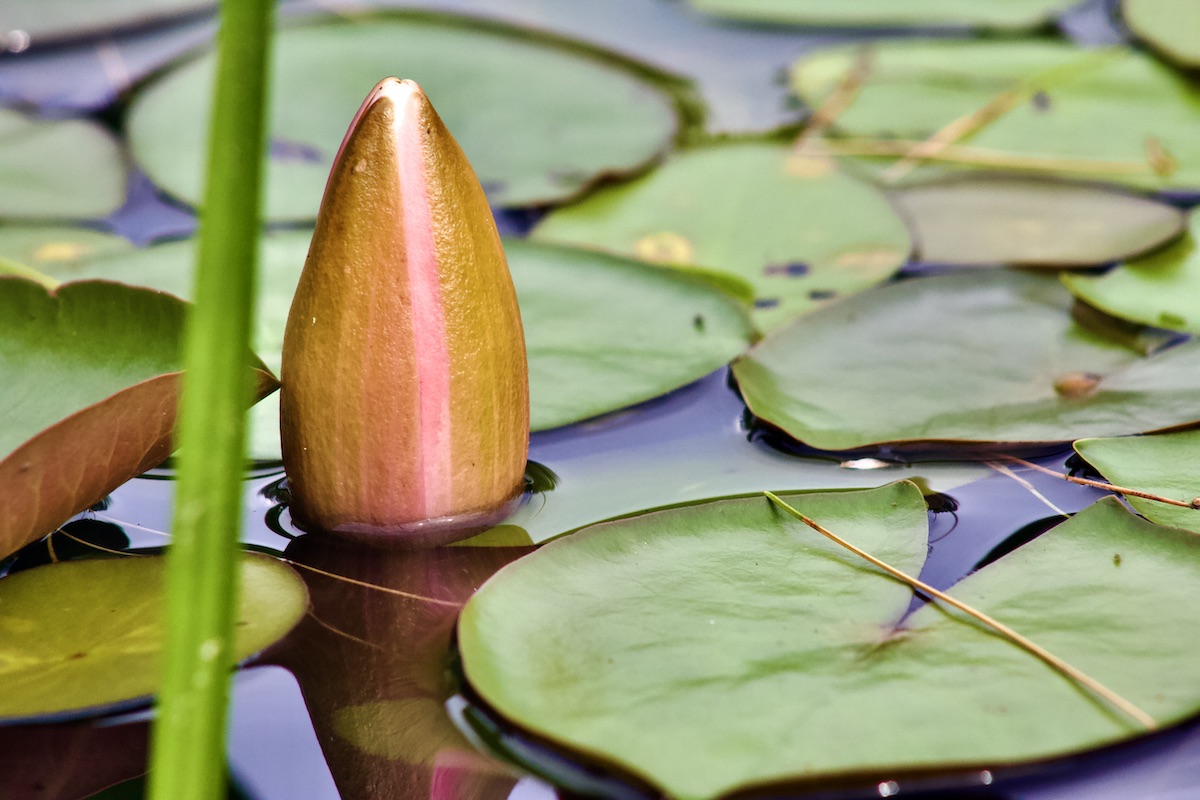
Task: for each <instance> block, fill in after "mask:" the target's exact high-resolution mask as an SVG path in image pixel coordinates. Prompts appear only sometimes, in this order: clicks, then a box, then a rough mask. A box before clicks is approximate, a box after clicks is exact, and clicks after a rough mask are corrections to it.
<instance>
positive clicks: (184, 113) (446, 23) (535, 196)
mask: <svg viewBox="0 0 1200 800" xmlns="http://www.w3.org/2000/svg"><path fill="white" fill-rule="evenodd" d="M272 52H273V56H274V58H273V72H274V76H275V77H274V80H273V83H272V88H271V97H272V105H271V111H270V125H271V131H272V133H271V134H270V137H271V138H270V144H269V163H268V168H267V185H266V190H267V197H266V209H265V213H266V216H267V217H268V218H269V219H273V220H309V219H312V218H314V217H315V216H316V213H317V206H318V205H319V203H320V200H321V194H322V191H323V189H324V187H325V179H326V177H327V176H328V173H329V168H330V165H331V164H332V162H333V157H334V155H335V153H336V152H337V149H338V145H339V144H340V143H341V141H342V137H343V135H344V134H345V132H346V126H347V125H348V124H349V123H350V120H351V119H353V117H354V113H355V110H356V109H357V108H358V104H359V102H360V101H361V100H362V98H363V97H364V96H365V95H366V93H367V92H368V91H369V90H370V88H371V86H372V85H374V83H375V82H376V81H377V80H379V78H380V77H382V76H385V75H397V76H399V77H402V78H412V79H414V80H416V81H418V82H419V83H420V84H421V85H422V87H423V88H424V90H425V93H426V94H427V95H428V96H429V98H430V100H431V101H432V102H433V104H434V105H435V106H436V107H437V110H438V113H439V114H440V115H441V117H442V118H443V119H444V120H445V122H446V125H447V127H448V128H449V129H450V130H451V131H452V132H453V134H454V136H455V138H456V139H457V140H458V142H459V144H461V145H462V148H463V150H464V151H465V152H466V154H467V157H468V158H469V159H470V160H471V164H472V165H473V166H474V168H475V171H476V172H477V173H478V174H479V178H480V180H481V181H482V183H483V185H484V188H485V189H486V190H487V191H488V196H489V198H490V200H491V202H492V203H494V204H498V205H503V206H521V205H536V204H546V203H552V202H558V201H560V200H562V199H564V198H567V197H571V196H574V195H576V194H579V193H580V192H581V191H583V190H584V189H585V188H586V187H588V186H589V185H591V184H592V183H593V182H594V181H596V180H597V179H599V178H600V177H601V176H609V175H614V174H622V173H627V172H631V171H635V170H638V169H641V168H643V167H645V166H646V165H647V164H649V163H650V162H651V161H653V160H654V159H655V158H657V157H658V156H659V155H660V154H661V153H662V152H663V151H664V150H665V149H667V148H668V147H669V146H670V145H671V143H672V141H673V139H674V137H675V135H676V132H677V129H678V127H679V124H680V123H679V119H678V115H677V110H676V104H675V99H674V97H673V96H672V94H670V93H669V92H667V91H666V90H664V89H663V88H662V87H663V86H664V85H666V84H667V83H668V81H669V79H668V78H667V77H665V76H661V75H657V74H652V73H651V71H650V70H648V69H645V68H641V69H635V68H634V67H633V66H631V65H630V64H629V63H627V62H622V61H620V60H618V59H616V58H612V59H603V58H601V57H598V56H596V55H595V54H594V53H593V52H591V51H588V50H586V49H585V48H582V47H579V46H573V45H570V44H569V43H566V42H565V41H561V40H551V39H549V38H545V37H538V36H535V35H534V34H530V33H526V32H523V31H521V30H519V29H517V28H509V27H506V26H502V25H499V24H491V23H481V22H471V21H468V20H465V19H459V18H455V17H446V16H438V15H432V14H419V13H410V14H401V13H393V14H378V15H370V16H362V17H354V18H352V19H336V20H327V21H322V22H318V23H309V24H304V25H297V26H294V27H289V28H286V29H284V30H282V31H280V32H279V34H278V35H277V36H276V37H275V41H274V43H273V45H272ZM213 64H214V60H213V56H212V55H211V54H210V55H206V56H204V57H202V58H200V59H198V60H196V61H193V62H191V63H189V64H187V65H185V66H183V67H181V68H179V69H177V70H175V71H173V72H171V73H169V74H167V75H165V76H164V77H163V78H162V79H161V80H159V81H157V82H155V83H153V84H152V85H150V86H148V87H147V88H146V90H145V91H143V92H142V93H141V94H139V95H138V97H137V98H135V100H134V103H133V107H132V108H131V110H130V116H129V121H128V134H129V141H130V147H131V149H132V151H133V155H134V158H135V160H136V161H137V162H138V163H139V164H140V165H141V166H142V168H143V169H145V171H146V172H147V173H148V174H149V175H150V177H151V178H152V179H153V180H154V182H155V183H157V184H158V185H159V186H160V187H162V188H163V189H165V190H166V191H167V192H169V193H171V194H172V195H174V196H175V197H178V198H180V199H181V200H184V201H185V202H188V203H190V204H192V205H197V204H199V202H200V198H201V175H202V171H201V165H202V163H203V159H204V156H205V154H206V150H205V147H204V142H205V136H206V135H207V131H208V121H207V120H208V112H209V109H208V103H207V100H203V101H202V100H200V99H199V98H208V97H209V96H210V94H211V91H210V85H211V78H212V71H213ZM317 108H319V109H320V113H313V109H317Z"/></svg>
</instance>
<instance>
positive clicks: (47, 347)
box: [0, 278, 275, 556]
mask: <svg viewBox="0 0 1200 800" xmlns="http://www.w3.org/2000/svg"><path fill="white" fill-rule="evenodd" d="M183 313H184V303H183V302H181V301H180V300H178V299H177V298H175V297H171V296H170V295H166V294H163V293H160V292H154V291H148V290H145V289H135V288H132V287H128V286H122V285H120V284H113V283H105V282H100V281H95V282H83V283H73V284H67V285H64V286H62V287H60V288H59V289H57V290H54V291H49V290H47V289H46V288H45V287H44V286H42V285H41V284H38V283H34V282H31V281H27V280H23V279H20V278H0V319H3V320H4V321H5V324H4V325H3V326H0V375H3V376H4V380H3V381H2V382H0V407H2V408H4V409H5V415H4V419H3V423H2V424H0V556H3V555H7V554H8V553H11V552H13V551H14V550H17V549H18V548H20V547H22V546H23V545H26V544H28V543H29V542H32V541H35V540H36V539H38V538H40V537H42V536H44V535H45V534H47V533H49V532H50V531H52V530H53V529H54V527H55V526H57V525H60V524H62V523H63V522H64V521H66V519H67V518H69V517H70V516H72V515H73V514H76V513H78V512H80V511H82V510H84V509H85V508H87V507H88V506H90V505H92V504H93V503H95V502H97V501H98V500H100V499H101V498H103V497H104V496H105V495H106V494H108V493H109V492H110V491H112V490H113V489H115V488H116V487H117V486H119V485H120V484H122V483H124V482H125V481H127V480H129V479H130V478H132V477H134V476H136V475H138V474H140V473H141V472H144V471H145V470H147V469H149V468H150V467H152V466H154V465H156V464H158V463H159V462H161V461H162V460H163V459H165V458H166V457H167V455H168V454H169V453H170V451H171V433H172V429H173V428H174V424H175V405H176V400H177V396H178V392H179V375H180V372H179V370H180V364H179V354H178V349H179V340H180V333H181V325H182V321H183ZM256 374H257V377H258V385H259V391H260V393H262V394H265V393H266V392H268V391H270V390H271V389H272V388H274V386H275V383H274V378H273V377H271V376H270V374H269V373H267V372H266V371H265V370H263V369H258V368H256Z"/></svg>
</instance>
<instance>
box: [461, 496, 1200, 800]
mask: <svg viewBox="0 0 1200 800" xmlns="http://www.w3.org/2000/svg"><path fill="white" fill-rule="evenodd" d="M789 502H790V503H792V504H793V505H795V506H796V507H797V508H798V509H799V510H800V511H802V512H803V513H805V514H807V515H809V516H811V517H813V518H814V519H816V520H817V521H818V522H820V523H821V524H822V525H824V526H825V527H826V528H829V529H830V530H832V531H834V532H835V533H837V534H838V535H840V536H842V537H843V538H846V539H849V540H850V542H851V543H852V544H854V545H856V546H858V547H860V548H863V549H865V550H866V551H867V552H869V553H871V554H872V555H875V556H876V557H879V558H882V559H883V560H884V561H885V562H888V563H889V564H891V565H892V566H894V567H897V568H899V569H902V570H904V571H905V572H908V573H909V574H916V573H917V572H919V570H920V568H921V564H922V562H923V560H924V557H925V549H926V535H927V534H926V527H925V514H924V506H923V503H922V500H921V497H920V493H919V491H918V490H917V489H916V487H914V486H913V485H911V484H907V483H901V484H893V485H891V486H886V487H882V488H880V489H876V490H870V491H862V492H839V493H827V494H811V495H795V496H794V497H793V498H792V499H790V500H789ZM1198 573H1200V539H1197V538H1196V537H1194V536H1191V535H1186V534H1183V533H1182V532H1179V531H1174V530H1171V529H1166V528H1159V527H1157V526H1153V525H1151V524H1149V523H1147V522H1145V521H1143V520H1139V519H1137V518H1136V517H1133V516H1132V515H1131V514H1129V513H1128V512H1127V511H1125V510H1124V509H1123V508H1122V507H1121V506H1120V505H1119V503H1118V502H1116V501H1115V500H1105V501H1101V502H1100V503H1098V504H1096V505H1094V506H1092V507H1090V508H1088V509H1087V510H1085V511H1083V512H1081V513H1080V514H1079V515H1077V516H1076V517H1075V518H1073V519H1072V520H1070V521H1068V522H1066V523H1064V524H1062V525H1060V526H1058V527H1057V528H1055V529H1054V530H1052V531H1051V532H1049V533H1047V534H1044V535H1043V536H1042V537H1041V538H1039V539H1037V540H1036V541H1034V542H1032V543H1030V544H1028V545H1025V546H1024V547H1022V548H1020V549H1019V550H1017V551H1015V552H1013V553H1011V554H1009V555H1007V556H1005V557H1004V558H1003V559H1001V560H1000V561H998V562H996V563H994V564H992V565H990V566H988V567H985V568H984V569H982V570H980V571H979V572H977V573H975V574H974V575H971V576H970V577H967V578H965V579H964V580H962V581H961V582H960V583H959V584H958V585H957V586H955V587H953V588H951V589H950V590H949V594H951V595H952V596H954V597H956V598H957V599H959V600H961V601H964V602H966V603H968V604H970V605H972V606H974V607H975V608H977V609H979V610H981V611H984V612H986V613H988V614H990V615H991V616H993V617H995V618H997V619H999V621H1000V622H1002V623H1005V624H1007V625H1009V626H1011V627H1013V628H1015V629H1016V630H1017V631H1018V632H1019V633H1021V634H1023V635H1025V636H1027V637H1029V638H1030V639H1032V640H1033V641H1034V642H1035V643H1036V644H1038V645H1040V646H1042V647H1044V648H1046V649H1048V650H1049V651H1050V652H1051V653H1053V654H1054V655H1056V656H1058V657H1059V658H1062V659H1064V660H1065V661H1066V662H1067V663H1069V664H1071V665H1072V666H1074V667H1075V668H1077V669H1080V670H1082V671H1083V672H1084V673H1086V674H1087V675H1089V676H1090V677H1091V678H1093V679H1095V680H1098V681H1099V682H1100V683H1102V684H1104V685H1105V686H1107V687H1108V688H1109V689H1111V690H1113V691H1115V692H1117V693H1118V694H1119V695H1121V696H1122V697H1124V698H1125V699H1127V700H1129V701H1131V702H1133V703H1134V704H1136V705H1138V706H1139V707H1141V708H1142V709H1143V710H1144V711H1146V712H1148V713H1149V714H1150V715H1151V716H1152V717H1153V718H1154V719H1156V720H1157V721H1158V722H1159V723H1160V724H1163V725H1166V724H1170V723H1172V722H1175V721H1178V720H1181V719H1183V718H1185V717H1187V716H1189V715H1192V714H1195V713H1197V712H1198V711H1200V688H1197V686H1196V683H1195V681H1194V680H1193V679H1192V676H1193V675H1194V672H1195V667H1196V663H1197V660H1200V646H1198V645H1197V644H1196V642H1198V641H1200V637H1198V636H1197V634H1198V633H1200V621H1197V620H1196V618H1195V617H1194V615H1188V614H1175V615H1169V616H1167V617H1164V616H1163V614H1162V613H1161V610H1162V609H1163V608H1191V607H1193V606H1194V604H1195V603H1196V602H1200V581H1197V577H1198ZM911 600H912V592H911V590H910V589H909V588H908V586H907V585H906V584H904V583H901V582H899V581H897V580H895V579H893V578H891V577H889V576H887V575H885V574H884V573H883V572H881V571H880V570H878V569H877V568H875V567H873V566H871V565H870V564H868V563H867V562H866V561H864V560H861V559H860V558H859V557H858V556H856V555H854V554H852V553H850V552H849V551H847V550H844V549H842V548H839V547H837V546H836V545H833V544H832V543H830V542H828V541H827V540H825V539H824V538H823V537H821V536H819V535H818V534H817V533H815V532H814V531H811V530H809V529H808V528H807V527H806V526H804V525H802V524H801V523H799V522H797V521H795V520H792V519H791V518H790V517H787V516H786V515H783V514H782V513H779V512H778V511H776V510H774V509H773V507H772V506H771V505H770V503H769V502H768V501H767V500H766V499H765V498H745V499H736V500H732V499H731V500H718V501H711V502H708V503H704V504H701V505H696V506H690V507H683V508H675V509H670V510H665V511H657V512H648V513H645V514H642V515H640V516H636V517H633V518H629V519H625V520H619V521H616V522H610V523H604V524H600V525H595V526H592V527H590V528H586V529H584V530H582V531H580V532H578V533H575V534H572V535H571V536H569V537H565V538H563V539H560V540H558V541H556V542H552V543H550V544H549V545H546V546H545V547H543V548H542V549H541V550H539V551H538V552H536V553H534V554H532V555H530V556H527V557H526V558H523V559H521V560H520V561H518V562H516V563H515V564H513V565H511V566H509V567H507V568H505V569H504V570H502V571H501V572H499V573H497V575H496V576H495V577H494V578H493V579H492V580H490V581H489V582H488V583H487V584H485V585H484V587H483V588H482V589H481V590H480V591H479V592H478V593H477V594H476V595H475V596H474V597H473V598H472V599H471V601H470V602H469V603H468V604H467V606H466V608H465V609H464V612H463V616H462V619H461V621H460V623H459V644H460V648H461V652H462V655H463V663H464V667H465V670H466V674H467V677H468V679H469V681H470V683H471V685H472V686H473V687H474V688H475V689H476V690H477V691H478V692H479V693H480V694H481V695H482V697H483V699H484V700H485V701H486V702H488V703H489V704H490V705H491V706H492V707H493V708H494V709H495V710H496V711H498V712H499V713H500V714H501V715H503V716H504V717H506V718H507V719H509V720H511V721H513V722H515V723H517V724H518V725H520V726H522V727H523V728H526V729H528V730H530V731H532V732H533V733H535V734H537V735H540V736H544V737H548V738H550V739H551V740H553V741H556V742H558V743H561V744H563V745H566V746H567V747H569V748H571V749H572V750H573V751H575V752H577V753H582V754H584V755H586V756H588V757H590V758H599V759H602V760H604V761H608V762H614V763H616V764H617V765H618V766H619V767H622V768H623V769H625V770H627V771H630V772H632V773H634V774H636V775H638V776H639V777H640V778H642V779H645V780H649V781H650V782H651V783H652V784H653V785H654V786H655V787H656V788H657V789H658V790H660V791H662V792H663V793H664V794H666V795H669V796H671V797H679V798H686V799H690V798H710V797H717V796H721V795H723V794H725V793H727V792H730V791H733V790H735V789H738V788H743V787H748V786H752V785H756V784H764V783H768V784H805V785H807V786H810V787H811V786H814V785H819V784H822V783H838V784H841V785H845V783H846V782H847V781H851V782H854V783H859V782H861V785H863V786H864V788H866V787H871V788H873V787H874V786H875V784H876V783H878V782H880V781H882V780H889V779H892V778H895V777H896V775H897V774H902V773H904V772H907V771H918V770H919V771H930V770H953V769H955V768H958V769H965V768H968V767H979V766H985V767H988V768H996V767H999V766H1003V765H1006V764H1012V763H1017V762H1021V761H1025V760H1032V759H1045V758H1050V757H1054V756H1059V755H1064V754H1068V753H1073V752H1078V751H1080V750H1082V749H1085V748H1091V747H1096V746H1099V745H1102V744H1107V743H1110V742H1115V741H1119V740H1122V739H1125V738H1128V737H1129V736H1131V735H1133V734H1135V733H1137V728H1136V726H1133V725H1131V724H1130V723H1129V722H1127V721H1126V720H1124V719H1123V718H1122V717H1120V716H1118V715H1116V714H1114V713H1113V711H1112V709H1110V708H1109V707H1108V706H1106V705H1104V704H1103V703H1102V702H1100V701H1098V700H1097V699H1096V698H1095V697H1094V696H1092V695H1090V694H1089V693H1088V692H1086V691H1084V690H1082V689H1081V688H1080V687H1079V686H1078V685H1076V684H1075V683H1073V682H1072V681H1070V680H1068V679H1066V678H1064V677H1063V676H1062V675H1061V674H1060V673H1058V672H1056V671H1054V670H1052V669H1051V668H1049V667H1047V666H1046V665H1045V664H1044V663H1043V662H1042V661H1040V660H1038V659H1037V658H1035V657H1033V656H1032V655H1031V654H1030V653H1029V652H1027V651H1025V650H1023V649H1020V648H1019V647H1017V646H1015V645H1013V644H1011V643H1010V642H1009V641H1007V640H1005V639H1002V638H1000V637H998V636H996V635H995V634H994V633H993V632H992V631H990V629H985V628H982V627H980V626H979V625H977V624H976V623H974V622H972V621H970V620H969V619H967V618H965V617H962V616H959V615H958V614H957V613H950V612H947V611H943V610H942V609H941V608H940V607H936V606H925V607H923V608H921V609H919V610H917V611H916V612H914V613H911V614H909V613H908V612H907V610H908V608H909V603H910V601H911ZM784 793H786V792H784Z"/></svg>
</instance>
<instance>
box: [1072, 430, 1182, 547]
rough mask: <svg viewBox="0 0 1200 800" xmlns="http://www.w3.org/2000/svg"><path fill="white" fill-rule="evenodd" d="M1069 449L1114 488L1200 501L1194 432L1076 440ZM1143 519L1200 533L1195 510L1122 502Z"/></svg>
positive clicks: (1140, 500) (1140, 501)
mask: <svg viewBox="0 0 1200 800" xmlns="http://www.w3.org/2000/svg"><path fill="white" fill-rule="evenodd" d="M1075 451H1076V452H1077V453H1079V455H1081V456H1082V457H1083V458H1084V460H1085V461H1087V462H1088V463H1089V464H1091V465H1092V466H1093V467H1095V468H1096V469H1098V470H1099V471H1100V473H1101V474H1102V475H1104V477H1105V478H1107V479H1108V480H1109V481H1111V482H1112V483H1115V484H1117V485H1118V486H1123V487H1126V488H1130V489H1137V490H1139V491H1143V492H1148V493H1150V494H1156V495H1159V496H1161V497H1169V498H1171V499H1172V500H1179V501H1181V502H1184V503H1191V502H1192V501H1193V500H1196V499H1197V498H1200V475H1198V474H1197V472H1196V469H1195V465H1196V464H1200V431H1184V432H1180V433H1164V434H1158V435H1156V436H1122V437H1117V438H1111V439H1081V440H1079V441H1077V442H1075ZM1126 499H1127V500H1128V501H1129V504H1130V505H1131V506H1133V507H1134V508H1135V509H1137V511H1138V512H1139V513H1141V514H1142V515H1143V516H1144V517H1146V518H1147V519H1149V520H1151V521H1152V522H1157V523H1158V524H1159V525H1171V526H1173V527H1176V528H1183V529H1185V530H1189V531H1192V532H1194V533H1200V508H1182V507H1180V506H1173V505H1169V504H1167V503H1160V502H1157V501H1155V500H1147V499H1145V498H1141V497H1133V496H1129V497H1127V498H1126Z"/></svg>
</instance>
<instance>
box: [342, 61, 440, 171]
mask: <svg viewBox="0 0 1200 800" xmlns="http://www.w3.org/2000/svg"><path fill="white" fill-rule="evenodd" d="M384 102H386V103H387V105H388V106H389V107H391V109H392V111H393V117H394V118H395V119H397V120H400V119H404V118H405V116H406V115H405V113H404V112H405V110H406V109H407V108H409V107H410V106H411V107H415V108H420V107H421V106H423V105H429V98H428V97H426V96H425V92H424V91H422V89H421V86H420V84H418V83H417V82H416V81H414V80H410V79H408V78H404V79H401V78H394V77H388V78H384V79H383V80H381V81H379V83H377V84H375V86H374V88H372V89H371V91H370V92H369V93H368V94H367V97H366V99H365V100H363V101H362V105H360V106H359V107H358V111H357V112H356V113H355V114H354V119H353V120H351V122H350V127H349V128H347V129H346V135H345V136H343V137H342V143H341V145H340V146H339V147H338V151H337V156H336V158H334V163H335V164H336V163H338V162H340V161H341V160H342V153H343V152H344V151H345V149H346V144H347V143H348V142H349V141H350V138H351V137H352V136H353V135H354V132H355V131H356V130H357V129H358V127H359V125H360V124H361V123H362V120H363V117H365V116H367V114H368V113H370V112H372V111H374V110H376V108H377V107H379V106H380V105H381V103H384Z"/></svg>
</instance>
